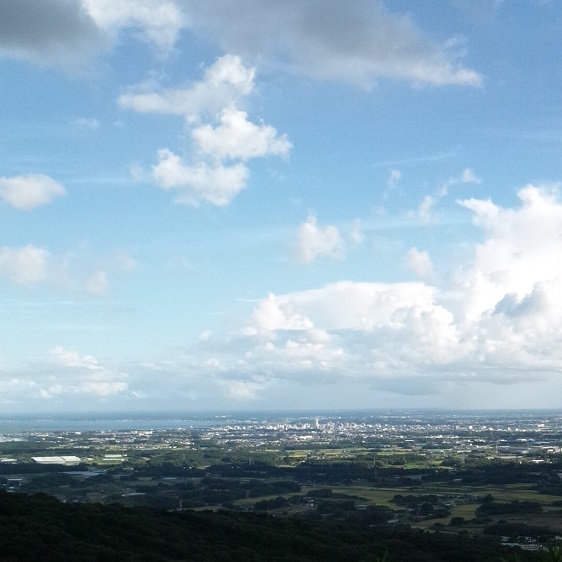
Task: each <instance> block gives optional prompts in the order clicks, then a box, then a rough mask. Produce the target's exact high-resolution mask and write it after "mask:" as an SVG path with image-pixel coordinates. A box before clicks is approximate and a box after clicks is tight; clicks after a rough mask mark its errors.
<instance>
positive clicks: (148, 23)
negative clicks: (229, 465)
mask: <svg viewBox="0 0 562 562" xmlns="http://www.w3.org/2000/svg"><path fill="white" fill-rule="evenodd" d="M561 27H562V10H561V9H560V6H559V5H558V3H557V2H553V1H550V2H549V1H544V0H543V1H539V0H535V1H533V0H528V1H523V0H521V1H519V0H514V1H509V2H508V1H502V0H440V1H439V2H437V1H436V0H429V1H427V2H412V1H411V0H410V1H406V0H404V1H395V2H392V3H390V2H381V1H378V0H353V1H351V2H345V3H342V2H339V1H338V0H324V1H322V2H320V1H315V0H299V1H298V2H297V1H296V0H286V1H279V0H277V1H275V0H242V1H240V2H228V1H226V0H207V1H206V2H197V1H195V0H135V1H134V2H133V1H132V0H111V1H110V0H43V1H42V2H36V1H35V0H2V1H0V99H1V101H2V103H1V105H0V124H1V127H2V132H3V134H2V135H1V137H0V154H1V160H0V163H1V168H0V224H1V229H0V315H1V318H2V324H1V326H2V327H1V334H2V337H1V338H0V407H1V409H2V411H5V412H16V411H63V410H84V409H86V410H142V411H145V410H166V409H169V410H178V409H185V410H202V409H267V408H308V409H321V408H322V409H325V408H368V407H373V408H381V407H392V408H399V407H404V408H411V407H424V408H425V407H441V408H442V407H446V408H496V407H501V408H537V407H560V406H561V405H562V404H561V403H560V398H559V397H560V396H561V395H562V394H561V392H560V391H561V390H562V384H561V377H562V345H560V344H561V341H562V290H561V281H562V199H561V195H560V189H561V187H560V181H561V180H562V165H561V164H562V158H561V156H562V122H561V121H562V111H561V109H562V108H561V105H562V104H561V94H560V92H562V71H561V67H560V63H559V54H560V52H561V49H562V35H561V34H560V29H561Z"/></svg>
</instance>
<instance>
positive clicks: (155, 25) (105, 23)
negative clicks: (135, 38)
mask: <svg viewBox="0 0 562 562" xmlns="http://www.w3.org/2000/svg"><path fill="white" fill-rule="evenodd" d="M81 4H82V6H83V8H84V9H85V11H86V12H87V13H88V14H89V16H90V17H91V18H92V20H93V21H95V22H96V25H97V26H98V27H99V28H101V29H103V30H105V31H107V32H110V33H112V34H117V33H118V32H119V31H120V30H121V29H124V28H132V29H134V30H137V31H138V34H139V35H140V36H141V38H143V39H145V40H147V41H149V42H151V43H153V44H155V45H156V46H157V47H158V48H159V49H161V50H162V51H165V52H166V51H169V50H170V49H172V47H173V46H174V44H175V42H176V40H177V38H178V35H179V33H180V31H181V30H182V28H183V27H184V26H185V24H186V18H185V15H184V14H183V12H182V10H181V9H180V7H179V5H178V3H177V2H175V1H173V0H135V2H131V1H130V0H82V2H81Z"/></svg>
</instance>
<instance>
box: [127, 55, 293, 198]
mask: <svg viewBox="0 0 562 562" xmlns="http://www.w3.org/2000/svg"><path fill="white" fill-rule="evenodd" d="M254 74H255V72H254V69H252V68H247V67H245V66H244V65H243V64H242V61H241V59H240V58H239V57H236V56H233V55H225V56H223V57H220V58H219V59H218V60H217V61H215V63H214V64H213V65H211V66H210V67H209V68H208V69H207V70H206V72H205V75H204V77H203V79H202V80H201V81H199V82H196V83H195V84H194V85H192V86H190V87H188V88H184V89H176V90H166V91H162V92H147V93H141V94H139V93H129V94H124V95H123V96H121V97H120V98H119V103H120V105H121V106H123V107H127V108H129V109H133V110H135V111H140V112H156V113H172V114H176V115H180V116H182V117H184V119H185V123H186V126H188V127H191V131H190V136H191V139H192V151H191V154H190V157H189V158H186V157H184V156H182V155H178V154H176V153H174V152H173V151H171V150H169V149H167V148H164V149H161V150H159V152H158V163H157V164H155V165H154V166H153V168H152V177H153V179H154V180H155V182H156V184H157V185H158V186H159V187H161V188H162V189H165V190H169V189H173V190H174V191H175V192H176V197H175V201H176V202H177V203H183V204H187V205H198V204H199V203H201V202H207V203H211V204H213V205H218V206H224V205H227V204H229V203H230V202H231V201H232V199H233V198H234V197H235V196H236V195H237V194H238V193H239V192H240V191H242V190H243V189H244V188H245V187H246V184H247V181H248V177H249V173H250V171H249V168H248V167H247V165H246V162H247V161H248V160H250V159H253V158H263V157H265V156H286V155H287V154H288V153H289V151H290V149H291V143H290V142H289V140H288V139H287V137H286V136H285V135H279V134H278V133H277V131H276V129H275V128H274V127H272V126H270V125H266V124H265V123H260V124H255V123H253V122H251V121H250V120H249V119H248V113H247V112H246V111H242V110H240V109H238V107H237V104H238V103H240V101H241V100H242V99H243V98H244V97H246V96H248V95H249V94H250V93H251V92H252V90H253V88H254Z"/></svg>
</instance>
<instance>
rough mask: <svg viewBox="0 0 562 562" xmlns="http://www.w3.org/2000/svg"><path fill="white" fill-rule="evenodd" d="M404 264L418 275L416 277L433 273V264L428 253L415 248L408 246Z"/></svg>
mask: <svg viewBox="0 0 562 562" xmlns="http://www.w3.org/2000/svg"><path fill="white" fill-rule="evenodd" d="M406 265H407V266H408V267H409V268H410V269H411V270H412V271H414V272H415V273H416V275H418V277H422V278H425V277H430V276H431V275H432V274H433V264H432V263H431V258H430V257H429V254H428V253H427V252H425V251H420V250H418V249H417V248H410V249H409V250H408V254H407V256H406Z"/></svg>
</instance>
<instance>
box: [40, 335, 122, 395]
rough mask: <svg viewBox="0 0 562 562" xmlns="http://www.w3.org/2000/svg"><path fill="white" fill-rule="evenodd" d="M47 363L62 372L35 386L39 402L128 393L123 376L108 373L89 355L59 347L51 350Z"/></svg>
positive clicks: (120, 373) (107, 370)
mask: <svg viewBox="0 0 562 562" xmlns="http://www.w3.org/2000/svg"><path fill="white" fill-rule="evenodd" d="M50 359H51V362H52V363H53V364H55V365H57V366H59V367H61V368H63V369H64V371H63V372H62V373H61V372H60V371H57V374H56V375H52V376H51V377H50V378H49V380H48V381H46V383H43V384H39V385H38V386H39V389H38V391H37V395H38V396H39V397H40V398H44V399H52V398H54V397H55V396H58V395H65V394H74V395H78V396H80V395H82V396H90V397H93V398H107V397H110V396H113V395H116V394H121V393H123V392H125V391H127V390H128V387H129V385H128V383H127V382H126V381H125V380H124V379H126V378H127V376H126V374H124V373H122V372H114V371H112V370H111V369H108V368H107V367H105V366H103V365H102V364H101V363H100V362H99V361H98V359H96V358H95V357H94V356H92V355H80V354H79V353H77V352H76V351H73V350H69V349H66V348H64V347H62V346H60V345H59V346H55V347H54V348H53V349H52V350H51V352H50Z"/></svg>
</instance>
